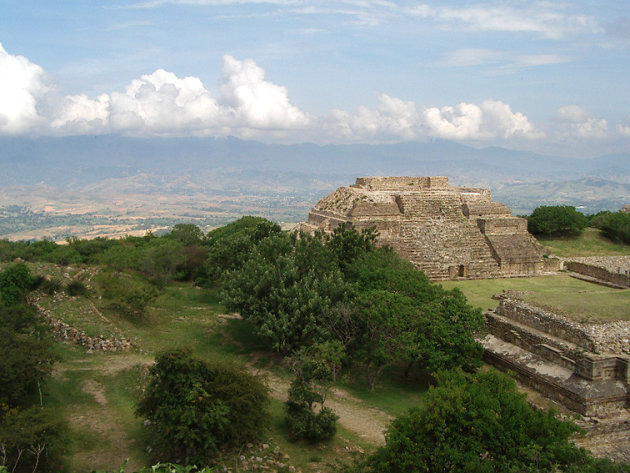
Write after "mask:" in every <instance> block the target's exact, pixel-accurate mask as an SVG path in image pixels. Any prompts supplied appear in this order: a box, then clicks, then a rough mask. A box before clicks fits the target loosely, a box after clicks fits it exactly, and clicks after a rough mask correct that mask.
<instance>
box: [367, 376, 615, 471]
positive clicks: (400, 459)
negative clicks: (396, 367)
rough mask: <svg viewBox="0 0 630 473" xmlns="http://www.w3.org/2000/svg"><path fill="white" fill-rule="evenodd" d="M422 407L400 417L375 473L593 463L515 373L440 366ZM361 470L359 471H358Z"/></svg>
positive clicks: (375, 460)
mask: <svg viewBox="0 0 630 473" xmlns="http://www.w3.org/2000/svg"><path fill="white" fill-rule="evenodd" d="M437 381H438V384H437V387H433V388H431V389H430V390H429V391H428V392H427V394H426V395H425V397H424V399H423V405H422V407H420V408H415V409H412V410H411V411H410V412H409V413H408V414H406V415H403V416H401V417H399V418H398V419H396V420H395V421H394V422H393V423H392V424H391V425H390V427H389V429H388V430H387V433H386V436H385V439H386V445H385V446H384V447H381V448H380V449H378V450H377V451H376V452H375V454H374V455H373V456H371V457H370V458H369V460H368V464H369V467H365V466H364V467H363V468H362V469H361V470H360V471H362V472H370V473H409V472H420V471H423V472H425V471H426V472H447V471H449V472H451V471H462V472H463V471H466V472H479V473H481V472H495V471H505V472H517V471H518V472H521V471H523V472H524V471H527V472H530V473H534V472H541V473H542V472H550V471H553V472H569V471H570V472H578V471H580V472H582V471H603V470H588V469H587V468H586V467H587V465H593V464H594V463H593V462H592V460H591V459H590V458H589V457H588V455H587V453H586V451H585V450H583V449H579V448H577V447H576V446H575V444H574V443H573V442H572V441H571V440H570V437H571V436H572V434H573V433H574V432H576V431H577V430H579V429H578V428H577V427H576V426H575V425H574V424H572V423H570V422H565V421H560V420H558V419H556V418H555V417H554V414H553V412H544V411H539V410H534V409H532V408H531V407H529V405H528V404H527V401H526V399H525V395H524V394H521V393H519V392H518V390H517V388H516V384H515V383H514V381H513V380H512V379H510V378H509V377H508V376H506V375H503V374H501V373H497V372H494V371H489V372H480V373H477V374H475V375H467V374H464V373H463V372H461V371H452V372H441V373H440V374H439V375H438V376H437ZM357 471H359V470H357Z"/></svg>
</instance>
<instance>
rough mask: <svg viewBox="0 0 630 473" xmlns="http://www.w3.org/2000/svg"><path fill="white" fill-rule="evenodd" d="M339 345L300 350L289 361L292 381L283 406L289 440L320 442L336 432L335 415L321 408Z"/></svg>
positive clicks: (336, 360)
mask: <svg viewBox="0 0 630 473" xmlns="http://www.w3.org/2000/svg"><path fill="white" fill-rule="evenodd" d="M339 349H340V347H339V345H337V346H336V347H334V346H332V345H331V344H330V342H329V343H326V344H315V345H312V346H310V347H303V348H302V349H301V350H300V351H299V352H298V353H297V354H296V355H295V356H293V357H292V359H291V366H292V370H293V374H294V375H295V379H294V380H293V382H292V383H291V387H290V388H289V399H288V400H287V402H286V403H285V410H286V423H287V427H288V430H289V438H290V439H291V440H309V441H312V442H320V441H324V440H330V439H331V438H332V437H333V436H334V435H335V433H336V432H337V427H336V422H337V419H338V417H337V415H336V414H335V413H334V412H333V411H332V410H331V409H329V408H327V407H325V405H324V404H325V402H326V397H327V395H328V391H329V389H330V386H331V384H332V382H333V380H334V370H335V368H336V365H337V364H338V363H340V361H341V360H340V358H341V353H340V352H339Z"/></svg>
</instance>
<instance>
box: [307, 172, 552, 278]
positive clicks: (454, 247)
mask: <svg viewBox="0 0 630 473" xmlns="http://www.w3.org/2000/svg"><path fill="white" fill-rule="evenodd" d="M346 223H351V224H353V225H354V226H355V227H356V228H357V229H363V228H368V227H376V229H377V230H378V232H379V240H378V241H379V244H382V245H390V246H391V247H392V248H393V249H394V250H395V251H396V252H397V253H398V254H400V255H401V256H402V257H403V258H405V259H407V260H409V261H411V262H412V263H413V264H414V265H415V266H416V267H417V268H419V269H422V270H423V271H424V272H425V273H426V274H427V276H429V278H431V279H432V280H434V281H435V280H448V279H460V278H468V279H481V278H495V277H511V276H531V275H537V274H541V273H544V272H547V271H549V270H553V269H555V268H553V265H552V263H551V262H550V261H549V260H547V259H545V258H544V257H543V252H542V247H541V246H540V245H539V244H538V242H537V241H536V239H535V238H534V237H533V236H531V235H530V234H529V233H528V232H527V221H526V220H525V219H523V218H518V217H514V216H512V214H511V211H510V209H509V208H508V207H506V206H505V205H503V204H500V203H498V202H494V201H493V200H492V198H491V196H490V191H488V190H487V189H478V188H468V187H451V186H449V184H448V178H446V177H360V178H357V180H356V183H355V184H354V185H352V186H347V187H340V188H339V189H337V190H336V191H334V192H333V193H332V194H330V195H328V196H327V197H324V198H323V199H322V200H320V201H319V202H318V203H317V204H316V205H315V206H314V207H313V209H312V210H311V212H310V213H309V216H308V220H307V222H305V223H303V224H302V225H301V227H300V228H301V229H302V230H304V231H309V232H313V231H315V230H317V229H323V230H325V231H329V232H330V231H333V230H334V228H335V227H337V226H338V225H341V224H346ZM550 263H551V264H550Z"/></svg>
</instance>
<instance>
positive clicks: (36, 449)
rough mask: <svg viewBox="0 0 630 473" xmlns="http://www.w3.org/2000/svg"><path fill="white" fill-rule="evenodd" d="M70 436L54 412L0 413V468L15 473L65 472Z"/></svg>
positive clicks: (43, 409)
mask: <svg viewBox="0 0 630 473" xmlns="http://www.w3.org/2000/svg"><path fill="white" fill-rule="evenodd" d="M0 407H1V404H0ZM66 432H67V427H66V425H65V423H64V422H63V421H62V420H61V419H60V418H59V416H58V414H57V413H56V412H55V410H53V409H51V408H46V407H40V406H31V407H28V408H25V409H16V408H13V409H4V410H3V409H0V465H4V466H6V467H7V469H8V470H7V471H11V472H14V473H18V472H19V473H21V472H29V473H34V472H36V471H43V472H50V471H63V465H62V462H61V455H62V454H63V452H64V451H65V443H66V440H67V439H66ZM0 471H2V467H1V466H0Z"/></svg>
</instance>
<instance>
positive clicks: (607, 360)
mask: <svg viewBox="0 0 630 473" xmlns="http://www.w3.org/2000/svg"><path fill="white" fill-rule="evenodd" d="M500 301H501V302H500V304H499V306H498V307H497V309H495V310H490V311H487V312H486V313H485V316H486V323H487V326H488V332H489V334H488V335H487V336H486V337H485V338H484V339H483V340H481V342H482V344H483V345H484V347H485V350H486V351H485V358H486V361H488V362H489V363H490V364H492V365H494V366H496V367H498V368H500V369H502V370H510V371H513V372H514V373H515V374H516V376H517V378H518V379H520V380H521V381H522V382H523V383H524V384H525V385H527V386H530V387H532V388H534V389H536V390H538V391H540V392H541V393H542V394H543V395H544V396H546V397H548V398H550V399H552V400H554V401H557V402H559V403H560V404H562V405H564V406H565V407H567V408H568V409H570V410H572V411H574V412H577V413H579V414H582V415H583V416H589V417H601V418H606V417H609V416H614V415H620V414H627V413H628V409H629V408H630V342H629V337H630V324H628V323H627V322H614V323H609V324H598V325H597V326H595V325H593V324H590V325H589V324H584V323H579V322H576V321H573V320H569V319H566V318H565V317H562V316H560V315H557V314H553V313H551V312H548V311H545V310H543V309H540V308H537V307H534V306H531V305H529V304H526V303H524V302H521V301H518V300H514V299H511V298H510V297H509V296H507V295H505V294H504V295H503V296H501V298H500Z"/></svg>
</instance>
